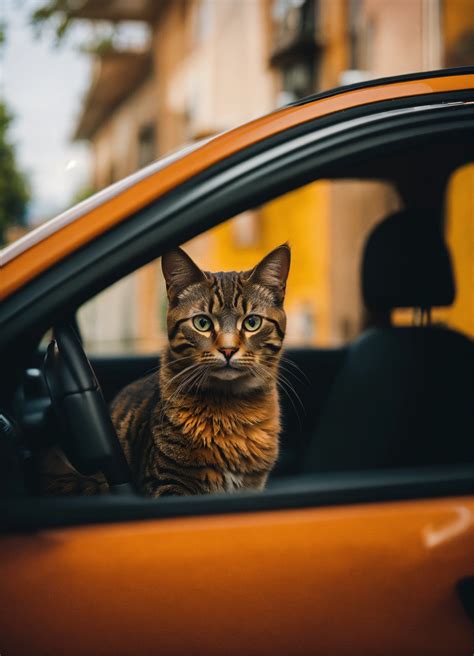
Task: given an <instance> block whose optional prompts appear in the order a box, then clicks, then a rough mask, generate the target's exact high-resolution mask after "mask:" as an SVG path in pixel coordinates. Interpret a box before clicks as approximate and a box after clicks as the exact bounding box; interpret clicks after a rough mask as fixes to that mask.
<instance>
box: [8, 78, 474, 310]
mask: <svg viewBox="0 0 474 656" xmlns="http://www.w3.org/2000/svg"><path fill="white" fill-rule="evenodd" d="M473 88H474V67H464V68H459V69H447V70H442V71H430V72H425V73H417V74H410V75H404V76H397V77H392V78H385V79H380V80H371V81H368V82H366V83H362V84H355V85H350V86H347V87H340V88H337V89H333V90H331V91H328V92H323V93H321V94H318V95H315V96H310V97H308V98H306V99H303V100H302V101H299V102H298V103H295V104H292V105H289V106H286V107H283V108H281V109H279V110H277V111H274V112H272V113H270V114H267V115H265V116H262V117H260V118H257V119H255V120H252V121H250V122H249V123H245V124H243V125H241V126H239V127H236V128H233V129H231V130H229V131H227V132H224V133H222V134H219V135H217V136H215V137H212V138H210V139H207V140H204V141H201V142H198V143H196V144H192V145H191V146H187V147H185V148H184V149H182V150H180V151H179V152H177V153H173V154H171V155H169V156H167V157H165V158H163V159H160V160H157V161H156V162H154V163H153V164H150V165H149V166H147V167H145V168H144V169H141V170H140V171H137V172H136V173H134V174H132V175H131V176H128V177H127V178H124V179H123V180H121V181H120V182H117V183H115V184H113V185H111V186H110V187H107V188H106V189H104V190H102V191H101V192H99V193H97V194H95V195H94V196H91V197H90V198H88V199H87V200H85V201H83V202H82V203H79V204H78V205H76V206H74V207H72V208H71V209H69V210H67V211H66V212H63V213H62V214H60V215H59V216H57V217H55V218H53V219H51V220H49V221H47V222H45V223H44V224H42V225H40V226H39V227H37V228H36V229H35V230H32V231H31V232H30V233H28V234H27V235H25V236H24V237H22V238H21V239H19V240H18V241H16V242H14V243H13V244H11V245H10V246H8V247H7V248H6V249H4V251H3V253H2V255H1V260H2V267H3V273H2V288H1V290H0V298H5V297H7V296H9V295H10V294H12V293H13V292H15V291H16V290H17V289H19V288H21V287H22V286H23V285H25V284H27V283H28V282H29V281H30V280H32V279H34V278H35V277H36V276H37V275H39V274H41V273H42V272H43V271H45V270H47V269H48V268H50V267H51V266H53V265H54V264H55V263H56V262H58V261H60V260H61V259H63V258H65V257H67V256H68V255H69V254H70V253H72V252H74V251H75V250H77V249H79V248H80V247H82V246H84V245H85V244H87V243H88V242H90V241H93V240H94V239H95V238H97V237H98V236H100V235H101V234H103V233H104V232H106V231H108V230H110V229H112V228H113V227H114V226H115V225H117V224H119V223H120V222H122V221H124V220H126V219H127V218H129V217H131V216H132V215H133V214H134V213H135V212H137V211H138V210H140V209H142V208H143V207H146V206H147V205H150V204H151V203H153V202H154V201H155V200H157V199H158V198H160V197H161V196H163V195H164V194H166V193H167V192H169V191H171V190H172V189H174V188H176V187H177V186H179V185H180V184H182V183H184V182H185V181H186V180H188V179H190V178H192V177H193V176H195V175H197V174H198V173H201V172H202V171H204V170H205V169H207V168H209V167H211V166H213V165H214V164H217V163H219V162H221V161H223V160H225V159H226V158H228V157H230V156H231V155H234V154H235V153H238V152H239V151H242V150H244V149H245V148H247V147H249V146H252V145H253V144H256V143H258V142H260V141H263V140H265V139H267V138H269V137H272V136H275V135H277V134H279V133H283V132H285V131H287V130H290V129H292V128H295V127H298V126H300V125H302V124H304V123H307V122H309V121H312V120H314V119H317V118H321V117H324V116H328V115H330V114H334V113H336V112H341V111H344V110H348V109H353V108H356V107H363V106H367V105H371V104H374V103H380V102H383V101H390V100H396V99H401V98H413V97H416V96H426V95H430V94H439V93H446V92H454V91H462V90H465V89H473Z"/></svg>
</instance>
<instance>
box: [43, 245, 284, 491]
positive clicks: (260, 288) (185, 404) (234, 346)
mask: <svg viewBox="0 0 474 656" xmlns="http://www.w3.org/2000/svg"><path fill="white" fill-rule="evenodd" d="M289 264H290V251H289V248H288V246H287V245H283V246H280V247H278V248H277V249H275V250H274V251H272V252H271V253H270V254H269V255H267V256H266V257H265V258H264V259H263V260H262V261H261V262H260V263H259V264H258V265H257V266H256V267H255V268H254V269H253V270H252V271H245V272H239V273H237V272H233V271H232V272H220V273H209V272H203V271H201V270H200V269H199V268H198V267H197V265H196V264H195V263H194V262H193V261H192V260H191V258H189V256H188V255H186V253H184V251H182V250H181V249H177V250H175V251H172V252H171V253H168V254H167V255H165V256H164V257H163V273H164V276H165V280H166V285H167V291H168V300H169V304H168V317H167V325H168V338H169V341H168V346H167V348H166V349H165V351H164V353H163V354H162V357H161V365H160V369H159V372H156V373H153V374H151V375H150V376H148V377H146V378H143V379H141V380H139V381H136V382H134V383H132V384H131V385H128V386H127V387H126V388H125V389H123V390H122V391H121V392H120V393H119V395H118V396H117V397H116V398H115V399H114V401H113V403H112V406H111V413H112V420H113V422H114V425H115V427H116V430H117V434H118V436H119V439H120V442H121V444H122V447H123V449H124V453H125V456H126V458H127V460H128V462H129V464H130V467H131V470H132V474H133V477H134V480H135V483H136V486H137V488H138V490H139V491H140V492H141V493H143V494H146V495H148V496H151V497H158V496H166V495H191V494H209V493H213V492H232V491H235V490H241V489H262V488H263V487H264V486H265V483H266V480H267V478H268V475H269V473H270V471H271V469H272V467H273V466H274V464H275V462H276V459H277V457H278V436H279V432H280V417H279V415H280V411H279V400H278V391H277V376H278V364H279V358H280V351H281V348H282V344H283V338H284V335H285V329H286V316H285V312H284V309H283V300H284V295H285V284H286V278H287V275H288V270H289ZM208 324H209V325H208ZM63 476H64V474H63ZM60 480H61V479H60ZM58 487H60V482H59V485H58V484H56V483H55V482H54V480H50V487H49V491H56V492H57V491H58ZM59 491H62V492H76V493H77V492H79V493H89V494H93V493H97V492H102V491H104V481H103V480H102V479H101V478H100V476H98V477H94V479H93V480H90V481H89V482H87V481H84V479H82V481H81V482H79V481H77V482H76V487H74V485H73V483H72V482H70V483H69V484H68V485H67V486H66V487H64V488H63V489H62V490H59Z"/></svg>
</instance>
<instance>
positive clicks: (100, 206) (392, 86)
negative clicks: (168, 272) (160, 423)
mask: <svg viewBox="0 0 474 656" xmlns="http://www.w3.org/2000/svg"><path fill="white" fill-rule="evenodd" d="M473 154H474V68H464V69H453V70H445V71H438V72H430V73H422V74H421V73H420V74H416V75H407V76H403V77H398V78H390V79H385V80H377V81H370V82H367V83H364V84H361V85H354V86H351V87H345V88H342V89H336V90H334V91H330V92H327V93H324V94H320V95H318V96H314V97H310V98H307V99H305V100H303V101H301V102H299V103H297V104H295V105H292V106H289V107H285V108H283V109H280V110H278V111H276V112H274V113H272V114H270V115H268V116H265V117H262V118H260V119H257V120H255V121H252V122H251V123H248V124H246V125H243V126H241V127H238V128H236V129H234V130H231V131H230V132H227V133H225V134H222V135H220V136H217V137H215V138H213V139H210V140H207V141H206V142H203V143H200V144H197V145H195V146H192V147H191V148H188V149H187V150H184V151H182V152H181V153H178V154H177V155H173V156H171V157H169V158H166V159H164V160H161V161H158V162H156V163H154V164H152V165H150V166H149V167H147V168H145V169H143V170H141V171H139V172H138V173H137V174H135V175H132V176H131V177H129V178H127V179H125V180H123V181H121V182H119V183H117V184H115V185H113V186H111V187H109V188H107V189H105V190H104V191H102V192H100V193H99V194H97V195H95V196H93V197H92V198H90V199H88V200H87V201H85V202H83V203H81V204H80V205H78V206H76V207H74V208H72V209H71V210H69V211H68V212H66V213H64V214H62V215H61V216H59V217H57V218H56V219H53V220H51V221H49V222H47V223H45V224H44V225H42V226H40V227H39V228H37V229H36V230H34V231H33V232H31V233H29V234H28V235H26V236H25V237H23V238H22V239H20V240H19V241H18V242H15V243H13V244H12V245H10V246H9V247H8V248H6V249H5V250H4V252H3V253H2V274H1V294H2V304H1V308H0V321H1V326H2V327H1V331H0V355H1V360H0V362H1V363H2V366H1V375H0V379H1V382H0V385H1V396H0V429H1V431H0V468H1V472H2V473H1V477H0V487H1V493H0V494H1V500H0V525H1V529H2V533H1V536H0V581H1V586H0V606H1V612H0V652H1V654H4V655H5V656H14V655H18V654H37V655H40V654H68V656H72V655H74V654H114V655H115V656H118V655H120V654H179V655H182V654H259V655H263V654H272V655H275V654H324V655H325V656H329V655H332V654H334V655H335V656H344V655H345V654H347V655H349V654H350V655H351V656H354V655H355V654H360V655H364V656H369V655H370V654H374V655H375V654H377V655H379V654H384V655H389V654H393V655H395V654H396V655H397V656H399V655H400V654H403V655H404V656H408V655H410V654H419V655H422V656H425V655H426V656H428V655H429V656H435V655H441V654H443V655H445V656H456V655H459V656H466V655H468V654H471V653H472V652H473V650H474V623H473V621H474V522H473V517H474V496H473V493H474V426H473V399H474V393H473V392H474V387H473V366H472V365H473V357H472V356H473V344H472V340H471V338H470V337H468V336H466V335H463V334H462V333H461V332H460V331H458V330H454V329H452V328H448V327H447V326H445V325H437V324H436V325H435V324H433V323H431V321H430V313H431V310H432V309H436V308H438V307H440V306H449V305H450V304H452V303H453V300H454V296H455V283H454V280H453V270H452V266H451V260H450V255H449V253H448V249H447V247H446V244H445V241H444V239H443V237H442V230H441V227H442V225H443V207H444V203H445V197H446V189H447V184H448V181H449V180H450V179H451V178H452V176H453V175H454V174H455V172H456V171H458V170H459V169H460V168H461V167H463V166H465V165H467V164H469V163H472V162H473ZM323 178H324V179H334V180H341V179H342V180H343V179H355V178H357V179H360V180H388V181H390V182H391V183H392V184H393V185H394V187H396V189H397V190H398V193H399V195H400V197H401V199H402V201H403V209H402V210H401V211H398V212H397V213H396V214H392V215H391V216H389V217H387V218H386V219H385V220H384V221H382V222H381V223H380V224H379V225H378V226H377V228H375V229H374V230H373V232H372V233H371V235H370V237H369V238H368V240H367V243H366V246H365V251H364V257H363V261H362V291H363V298H364V301H365V305H366V308H367V312H368V317H369V318H368V327H367V329H366V330H365V331H364V332H363V334H362V335H361V336H360V337H358V338H357V339H355V340H354V341H352V342H350V343H349V344H348V345H347V346H345V347H344V348H340V349H331V350H324V349H317V348H312V349H310V348H307V349H300V350H297V349H294V350H291V349H290V350H289V351H288V353H287V357H288V358H290V359H292V360H293V361H294V362H295V363H296V364H297V365H298V366H299V367H300V368H301V369H302V370H303V372H304V373H305V374H306V375H307V376H308V378H310V380H311V381H313V382H312V384H311V385H310V386H309V387H308V386H307V387H305V388H304V389H303V388H302V389H301V390H300V394H301V395H302V401H303V404H304V405H305V407H306V411H307V414H306V415H305V417H304V419H303V421H302V425H297V422H296V421H294V419H292V418H291V417H292V415H291V412H290V411H288V409H287V408H286V407H285V406H284V408H283V412H284V415H285V413H287V414H286V416H287V417H288V420H287V421H286V423H285V430H284V433H283V435H282V446H283V448H282V459H281V461H280V462H279V463H278V466H277V468H276V470H275V472H274V475H273V476H272V477H271V480H270V484H269V486H268V488H267V489H266V490H265V491H264V492H261V493H258V494H253V493H238V494H233V495H211V496H196V497H189V498H163V499H157V500H150V499H145V498H142V497H139V496H137V495H135V494H133V491H132V489H131V487H130V481H129V480H128V478H127V472H126V470H123V469H121V453H119V452H118V451H117V449H116V448H115V446H114V435H113V432H112V433H111V431H110V424H109V423H107V422H108V421H109V419H108V413H107V407H106V405H105V403H104V402H103V400H102V396H101V394H100V390H99V388H98V386H96V383H95V378H94V375H93V371H92V369H91V368H90V364H89V361H88V359H87V357H86V355H85V353H84V351H83V349H82V347H81V345H80V342H79V341H78V340H77V339H76V338H75V336H74V331H73V329H72V328H71V324H74V322H75V319H74V317H75V313H76V310H77V308H79V307H80V306H81V305H82V304H83V303H84V302H86V301H87V300H88V299H90V298H92V297H93V296H94V295H96V294H97V293H98V292H99V291H101V290H103V289H106V288H107V287H109V286H110V285H111V284H112V283H114V282H115V281H117V280H120V279H121V278H123V277H124V276H126V275H127V274H129V273H130V272H132V271H134V270H136V269H137V268H138V267H140V266H142V265H144V264H146V263H147V262H150V261H151V260H152V259H154V258H156V257H157V256H159V255H161V254H162V253H163V252H165V251H166V250H168V249H170V248H171V247H173V246H175V245H177V244H180V243H183V242H184V241H185V240H188V239H190V238H191V237H193V236H196V235H198V234H200V233H201V232H203V231H205V230H206V229H208V228H209V227H211V226H213V225H216V224H217V223H219V222H221V221H224V220H225V219H227V218H229V217H231V216H234V215H236V214H237V213H239V212H242V211H244V210H247V209H249V208H252V207H256V206H258V205H261V204H262V203H264V202H266V201H269V200H271V199H274V198H277V197H278V196H280V195H281V194H283V193H285V192H288V191H291V190H295V189H298V188H299V187H301V186H302V185H305V184H307V183H309V182H311V181H314V180H318V179H323ZM471 192H472V190H471ZM471 207H472V205H471ZM473 218H474V217H472V216H471V217H470V219H471V221H472V220H473ZM471 282H472V281H471ZM471 294H472V290H471ZM397 308H414V309H415V311H416V312H415V314H417V315H418V316H419V317H420V319H419V321H417V322H416V324H415V325H409V326H406V325H405V326H400V325H398V324H396V323H395V322H393V320H392V317H393V311H394V310H396V309H397ZM51 328H53V330H54V337H55V343H53V345H54V344H55V348H52V350H51V349H50V352H49V355H48V356H46V361H45V365H44V369H43V365H42V361H43V358H44V349H43V346H42V345H41V344H40V342H41V339H42V337H43V335H44V334H45V333H46V332H47V331H48V330H49V329H51ZM91 363H92V366H93V368H94V370H95V372H96V374H97V378H98V380H99V381H100V383H101V384H102V387H103V392H104V395H105V398H106V400H109V399H110V398H111V397H112V396H113V395H114V394H115V392H116V391H117V390H118V389H120V388H121V387H122V386H123V385H125V384H126V383H128V382H130V381H131V380H133V379H134V378H136V377H138V376H139V375H140V374H141V373H143V372H144V371H145V370H146V369H149V368H150V366H152V363H155V358H147V357H145V356H142V357H138V356H137V357H135V358H126V357H122V358H119V357H117V358H112V357H111V358H102V359H101V358H96V359H94V358H91ZM44 375H46V376H47V377H48V376H49V377H50V378H49V383H50V389H51V397H52V401H53V402H54V404H55V407H56V410H57V412H58V414H59V415H60V416H59V419H60V420H62V421H61V422H58V420H57V419H56V418H55V416H54V415H53V413H52V412H51V398H50V395H49V394H48V392H47V389H46V387H45V385H44V379H43V376H44ZM51 380H53V382H54V384H53V385H51ZM66 396H68V398H70V399H71V398H73V400H74V404H75V406H74V411H73V414H71V412H72V411H71V404H72V402H71V404H66V403H64V398H65V397H66ZM92 397H93V398H92ZM91 398H92V400H91ZM61 426H62V428H61ZM64 426H66V427H67V428H66V429H65V428H64ZM55 443H59V444H61V445H62V446H63V447H64V448H65V449H66V451H67V450H68V449H69V451H70V452H72V453H73V456H72V457H73V461H74V458H75V459H76V460H75V462H77V463H79V468H80V466H81V464H83V465H84V467H86V466H87V467H89V468H90V467H92V468H94V467H95V468H97V469H101V468H102V469H104V468H105V464H104V463H106V462H107V463H108V465H107V466H109V465H110V467H111V468H112V469H113V468H114V467H115V469H114V471H115V472H116V476H115V479H114V480H111V481H110V483H111V489H113V490H114V491H115V494H110V495H103V496H97V497H92V498H86V497H75V498H46V497H45V498H41V497H39V496H38V494H37V493H36V490H35V477H36V474H37V471H36V466H35V462H36V460H35V457H36V453H37V452H38V450H40V449H41V448H43V447H44V446H45V445H47V444H55ZM109 469H110V468H109ZM114 475H115V474H114Z"/></svg>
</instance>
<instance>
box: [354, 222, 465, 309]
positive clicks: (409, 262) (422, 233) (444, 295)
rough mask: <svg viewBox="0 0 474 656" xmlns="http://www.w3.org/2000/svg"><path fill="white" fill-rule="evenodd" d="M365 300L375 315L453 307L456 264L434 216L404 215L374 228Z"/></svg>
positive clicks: (366, 259)
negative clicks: (391, 310) (453, 262)
mask: <svg viewBox="0 0 474 656" xmlns="http://www.w3.org/2000/svg"><path fill="white" fill-rule="evenodd" d="M362 294H363V297H364V302H365V305H366V307H367V308H369V309H371V310H390V309H392V308H406V307H411V308H414V307H419V308H430V307H439V306H444V305H451V303H452V302H453V301H454V296H455V289H454V278H453V272H452V268H451V259H450V256H449V251H448V248H447V246H446V243H445V241H444V238H443V234H442V228H441V220H440V217H439V216H437V215H436V213H435V212H434V211H427V210H403V211H401V212H396V213H395V214H391V215H390V216H388V217H387V218H386V219H384V220H383V221H382V222H381V223H379V224H378V225H377V226H376V227H375V228H374V230H373V231H372V232H371V234H370V235H369V237H368V239H367V242H366V244H365V248H364V255H363V262H362Z"/></svg>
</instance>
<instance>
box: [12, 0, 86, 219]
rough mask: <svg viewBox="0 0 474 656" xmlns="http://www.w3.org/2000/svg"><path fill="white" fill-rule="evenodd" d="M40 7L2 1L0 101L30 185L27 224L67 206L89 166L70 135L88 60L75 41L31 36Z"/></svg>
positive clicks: (23, 0)
mask: <svg viewBox="0 0 474 656" xmlns="http://www.w3.org/2000/svg"><path fill="white" fill-rule="evenodd" d="M41 4H44V0H0V20H2V21H4V22H5V23H6V45H5V47H4V49H3V57H2V61H1V63H0V66H1V70H0V97H1V98H3V99H4V100H5V101H6V103H7V106H8V107H9V108H10V110H11V112H12V113H13V114H14V117H15V120H14V123H13V125H12V129H11V133H10V138H11V140H13V141H14V143H15V144H16V147H17V158H18V162H19V165H20V168H21V169H22V170H23V171H25V172H26V173H27V175H28V177H29V180H30V183H31V187H32V192H33V198H32V203H31V206H30V210H29V220H30V222H31V223H38V222H40V221H42V220H45V219H47V218H50V217H51V216H54V215H55V214H56V213H59V212H60V211H62V210H64V209H66V208H67V207H69V206H70V205H71V204H72V198H73V196H74V194H75V193H76V192H77V191H78V189H80V188H81V187H84V186H85V185H86V184H87V183H88V172H89V166H90V159H89V156H88V147H87V144H84V143H72V141H71V137H72V135H73V133H74V128H75V125H76V123H77V119H78V116H79V113H80V110H81V100H82V98H83V96H84V94H85V92H86V90H87V87H88V83H89V76H90V65H91V62H90V59H89V57H87V56H86V55H84V54H81V53H80V52H78V49H77V45H74V43H76V44H77V41H76V40H74V42H73V40H72V39H67V40H66V42H65V43H63V44H62V45H61V46H59V47H55V45H54V37H53V34H52V33H51V32H49V31H48V32H45V33H44V34H43V35H42V36H41V38H39V39H38V38H36V37H35V35H34V32H33V28H32V27H31V25H30V24H29V17H30V15H31V13H32V12H33V11H34V9H35V8H36V7H37V6H38V5H41Z"/></svg>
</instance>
